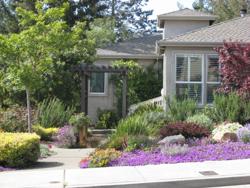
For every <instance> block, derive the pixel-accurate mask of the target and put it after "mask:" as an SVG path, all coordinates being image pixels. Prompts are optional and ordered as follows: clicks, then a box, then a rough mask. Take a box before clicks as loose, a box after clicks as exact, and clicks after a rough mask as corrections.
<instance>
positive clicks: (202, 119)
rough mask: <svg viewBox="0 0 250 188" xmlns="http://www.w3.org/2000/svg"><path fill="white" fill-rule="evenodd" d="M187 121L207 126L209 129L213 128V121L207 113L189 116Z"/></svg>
mask: <svg viewBox="0 0 250 188" xmlns="http://www.w3.org/2000/svg"><path fill="white" fill-rule="evenodd" d="M186 121H187V122H189V123H196V124H199V125H201V126H204V127H207V128H208V129H209V130H212V129H213V121H212V120H211V119H210V118H209V117H208V116H206V115H205V114H195V115H194V116H191V117H188V118H187V120H186Z"/></svg>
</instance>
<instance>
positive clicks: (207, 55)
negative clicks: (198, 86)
mask: <svg viewBox="0 0 250 188" xmlns="http://www.w3.org/2000/svg"><path fill="white" fill-rule="evenodd" d="M209 56H217V57H218V59H219V55H218V54H216V53H214V54H212V53H211V54H206V71H205V72H206V79H205V84H204V86H205V91H206V92H205V93H206V95H205V97H206V104H209V105H211V104H212V103H208V101H207V94H208V93H207V85H208V84H213V85H220V84H221V79H220V77H219V81H218V82H209V81H208V64H209V63H208V58H209ZM220 69H221V64H220V63H219V70H220Z"/></svg>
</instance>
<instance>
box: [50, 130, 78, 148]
mask: <svg viewBox="0 0 250 188" xmlns="http://www.w3.org/2000/svg"><path fill="white" fill-rule="evenodd" d="M55 139H56V141H57V142H56V145H57V146H58V147H61V148H72V147H74V146H75V145H76V141H77V138H76V135H75V132H74V128H73V127H72V126H69V125H65V126H64V127H62V128H60V129H59V131H58V133H57V135H56V137H55Z"/></svg>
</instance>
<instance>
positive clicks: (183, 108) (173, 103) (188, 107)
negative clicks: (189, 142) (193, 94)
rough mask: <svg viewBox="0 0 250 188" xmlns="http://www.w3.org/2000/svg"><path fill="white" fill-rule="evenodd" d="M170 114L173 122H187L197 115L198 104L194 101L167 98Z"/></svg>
mask: <svg viewBox="0 0 250 188" xmlns="http://www.w3.org/2000/svg"><path fill="white" fill-rule="evenodd" d="M166 101H167V106H168V113H169V115H170V118H171V119H172V121H185V120H186V119H187V118H188V117H190V116H192V115H194V114H195V113H196V108H197V106H196V102H195V100H193V99H190V98H188V99H177V98H176V97H173V98H172V99H170V98H167V99H166Z"/></svg>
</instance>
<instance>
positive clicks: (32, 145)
mask: <svg viewBox="0 0 250 188" xmlns="http://www.w3.org/2000/svg"><path fill="white" fill-rule="evenodd" d="M39 142H40V138H39V136H37V135H36V134H28V133H0V165H2V166H7V167H15V168H21V167H26V166H29V165H31V164H33V163H34V162H36V161H37V159H38V158H39V155H40V148H39Z"/></svg>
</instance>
